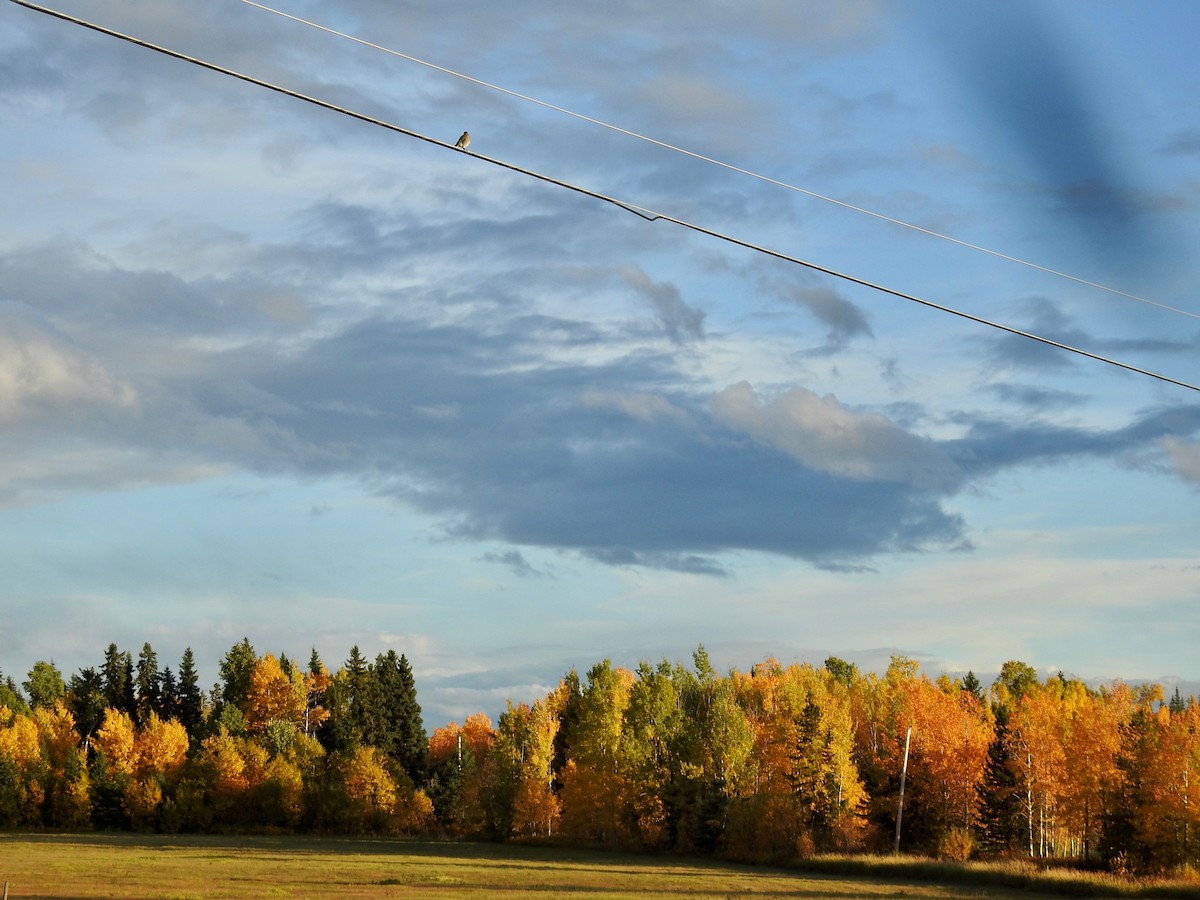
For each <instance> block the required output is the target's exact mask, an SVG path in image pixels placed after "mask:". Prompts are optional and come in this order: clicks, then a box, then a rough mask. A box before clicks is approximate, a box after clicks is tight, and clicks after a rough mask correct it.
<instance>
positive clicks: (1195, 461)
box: [1163, 436, 1200, 485]
mask: <svg viewBox="0 0 1200 900" xmlns="http://www.w3.org/2000/svg"><path fill="white" fill-rule="evenodd" d="M1163 446H1164V447H1165V448H1166V451H1167V456H1168V458H1169V459H1170V461H1171V466H1172V468H1173V469H1174V470H1175V473H1176V474H1177V475H1178V476H1179V477H1180V478H1182V479H1183V480H1184V481H1190V482H1192V483H1194V484H1196V485H1200V441H1189V440H1184V439H1182V438H1179V437H1173V436H1172V437H1165V438H1163Z"/></svg>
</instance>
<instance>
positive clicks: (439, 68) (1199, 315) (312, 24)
mask: <svg viewBox="0 0 1200 900" xmlns="http://www.w3.org/2000/svg"><path fill="white" fill-rule="evenodd" d="M240 2H242V3H245V4H246V5H247V6H253V7H254V8H255V9H260V10H262V11H263V12H268V13H272V14H273V15H276V16H280V17H281V18H284V19H289V20H291V21H293V22H296V23H298V24H301V25H308V26H309V27H310V28H315V29H317V30H318V31H323V32H325V33H326V34H331V35H334V36H335V37H340V38H345V39H346V40H348V41H353V42H354V43H356V44H361V45H362V46H364V47H370V48H371V49H372V50H379V51H381V52H383V53H387V54H390V55H391V56H395V57H398V58H400V59H403V60H407V61H408V62H413V63H417V64H418V65H422V66H425V67H426V68H429V69H433V70H435V71H437V72H442V73H444V74H446V75H452V76H454V77H455V78H461V79H463V80H464V81H469V82H471V83H472V84H477V85H479V86H480V87H485V88H488V89H489V90H493V91H499V92H500V93H502V94H507V95H508V96H510V97H515V98H516V99H518V100H524V101H526V102H528V103H533V104H536V105H537V106H541V107H544V108H546V109H550V110H553V111H554V112H559V113H562V114H563V115H567V116H572V117H574V118H576V119H581V120H583V121H584V122H589V123H591V124H592V125H599V126H600V127H601V128H607V129H609V130H610V131H615V132H617V133H618V134H623V135H626V136H627V137H631V138H636V139H637V140H639V141H645V142H646V143H649V144H654V145H656V146H658V147H662V148H663V149H665V150H673V151H674V152H676V153H682V154H684V155H685V156H690V157H692V158H693V159H698V160H701V161H702V162H706V163H711V164H712V165H714V166H720V167H721V168H723V169H728V170H729V171H731V172H737V173H739V174H741V175H748V176H750V177H751V178H757V179H758V180H759V181H765V182H766V183H768V184H772V185H775V186H776V187H781V188H786V189H787V190H789V191H795V192H796V193H798V194H804V195H806V196H808V197H812V198H814V199H816V200H823V201H825V202H826V203H832V204H834V205H835V206H840V207H843V208H844V209H848V210H851V211H853V212H857V213H862V214H863V215H867V216H872V217H874V218H876V219H880V220H882V221H884V222H888V223H890V224H892V225H898V226H900V227H901V228H908V229H911V230H912V231H917V232H920V233H921V234H924V235H928V236H929V237H933V238H937V239H939V240H943V241H949V242H950V243H951V244H957V245H958V246H960V247H965V248H967V249H968V250H978V251H979V252H980V253H986V254H988V255H989V256H994V257H996V258H997V259H1003V260H1005V261H1006V262H1012V263H1017V264H1018V265H1022V266H1026V267H1028V268H1030V269H1036V270H1037V271H1039V272H1044V273H1046V274H1047V275H1054V276H1056V277H1058V278H1065V279H1067V280H1068V281H1073V282H1075V283H1076V284H1082V285H1086V286H1087V287H1091V288H1096V289H1097V290H1101V291H1105V292H1107V293H1109V294H1115V295H1116V296H1118V297H1124V298H1126V299H1128V300H1136V301H1137V302H1138V303H1145V304H1147V305H1149V306H1155V307H1158V308H1159V309H1162V310H1166V311H1168V312H1173V313H1178V314H1179V315H1181V316H1189V317H1191V318H1193V319H1200V313H1196V312H1192V311H1190V310H1186V309H1179V308H1178V307H1175V306H1169V305H1167V304H1166V303H1160V302H1159V301H1157V300H1151V299H1149V298H1148V297H1141V296H1138V295H1137V294H1133V293H1129V292H1128V291H1123V290H1121V289H1119V288H1115V287H1110V286H1109V285H1106V284H1101V283H1100V282H1096V281H1089V280H1088V279H1086V278H1081V277H1079V276H1078V275H1071V274H1070V273H1068V272H1063V271H1060V270H1058V269H1053V268H1050V267H1049V266H1043V265H1039V264H1038V263H1035V262H1030V261H1029V260H1026V259H1021V258H1020V257H1017V256H1010V255H1009V254H1007V253H1002V252H1001V251H999V250H992V249H990V248H988V247H984V246H981V245H979V244H972V243H970V242H969V241H964V240H961V239H959V238H956V237H953V236H951V235H948V234H943V233H941V232H938V231H934V230H932V229H930V228H925V227H923V226H921V225H915V224H913V223H912V222H905V221H904V220H903V219H897V218H894V217H892V216H889V215H885V214H884V213H880V212H875V211H874V210H871V209H867V208H865V207H862V206H855V205H854V204H853V203H847V202H846V201H845V200H838V199H837V198H836V197H828V196H826V195H824V194H819V193H817V192H816V191H810V190H808V189H807V188H802V187H799V186H798V185H794V184H789V183H788V182H786V181H779V180H778V179H775V178H772V177H770V176H769V175H763V174H761V173H759V172H754V171H752V170H750V169H743V168H742V167H740V166H736V165H734V164H733V163H727V162H723V161H721V160H719V159H714V158H713V157H711V156H705V155H704V154H702V153H697V152H695V151H693V150H688V149H687V148H685V147H677V146H676V145H674V144H669V143H667V142H666V141H660V140H659V139H657V138H653V137H650V136H649V135H645V134H639V133H638V132H636V131H630V130H629V129H627V128H622V127H621V126H619V125H613V124H612V123H610V122H605V121H603V120H602V119H596V118H593V117H591V116H588V115H584V114H583V113H578V112H575V111H573V110H570V109H566V108H564V107H561V106H555V105H554V104H553V103H548V102H547V101H545V100H539V99H538V98H536V97H530V96H528V95H526V94H522V93H519V92H518V91H514V90H510V89H509V88H506V87H501V86H500V85H498V84H492V83H491V82H487V81H484V80H482V79H480V78H475V77H474V76H472V75H467V74H465V73H463V72H456V71H455V70H454V69H448V68H446V67H445V66H439V65H438V64H437V63H432V62H428V61H427V60H424V59H420V58H418V57H416V56H410V55H409V54H407V53H402V52H400V51H399V50H393V49H392V48H390V47H385V46H383V45H381V44H376V43H372V42H371V41H367V40H364V39H363V38H359V37H355V36H354V35H352V34H347V33H346V32H344V31H338V30H337V29H335V28H330V27H329V26H327V25H321V24H320V23H318V22H313V21H311V20H309V19H305V18H301V17H300V16H295V15H292V14H291V13H286V12H283V11H282V10H278V9H274V8H272V7H270V6H266V5H265V4H262V3H257V2H255V0H240Z"/></svg>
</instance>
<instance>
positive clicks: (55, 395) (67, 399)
mask: <svg viewBox="0 0 1200 900" xmlns="http://www.w3.org/2000/svg"><path fill="white" fill-rule="evenodd" d="M136 402H137V394H136V392H135V391H134V390H133V388H132V387H130V386H129V385H128V384H125V383H123V382H122V381H121V380H120V379H119V378H117V377H116V376H115V375H113V373H112V372H110V371H109V370H108V368H107V367H106V366H105V365H104V364H103V363H102V362H101V361H100V360H98V359H95V358H94V357H92V356H91V355H90V354H88V353H87V352H85V351H84V350H83V349H81V348H79V347H76V346H74V345H73V344H72V343H71V342H70V341H69V340H67V339H66V338H65V337H64V336H63V335H62V334H61V333H59V332H58V331H56V330H55V329H54V327H53V326H52V325H50V324H49V323H48V322H47V321H46V320H44V319H42V318H40V317H38V316H37V315H36V314H34V313H33V311H32V310H30V309H29V308H28V307H24V306H19V305H17V304H14V303H0V421H5V420H8V421H9V422H12V421H14V420H20V419H27V418H30V417H37V416H51V415H56V414H57V415H62V414H66V413H72V412H76V411H78V410H80V409H86V408H89V407H111V408H115V409H121V408H128V407H131V406H133V405H134V403H136Z"/></svg>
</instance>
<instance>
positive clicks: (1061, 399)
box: [985, 382, 1085, 410]
mask: <svg viewBox="0 0 1200 900" xmlns="http://www.w3.org/2000/svg"><path fill="white" fill-rule="evenodd" d="M985 390H987V391H988V392H989V393H992V394H995V395H996V396H997V397H999V398H1000V399H1001V400H1004V401H1005V402H1008V403H1015V404H1017V405H1019V406H1024V407H1028V408H1029V409H1035V410H1050V409H1068V408H1071V407H1074V406H1078V405H1079V404H1080V403H1082V402H1084V400H1085V398H1084V396H1083V395H1082V394H1077V393H1073V392H1071V391H1062V390H1051V389H1049V388H1042V387H1035V386H1033V385H1027V384H1013V383H1010V382H993V383H990V384H988V385H986V387H985Z"/></svg>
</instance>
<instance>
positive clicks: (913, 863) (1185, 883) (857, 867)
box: [802, 856, 1200, 900]
mask: <svg viewBox="0 0 1200 900" xmlns="http://www.w3.org/2000/svg"><path fill="white" fill-rule="evenodd" d="M802 868H803V869H804V870H805V871H809V872H821V873H825V874H836V875H847V876H852V877H860V878H913V879H919V880H930V881H936V882H939V883H944V884H960V885H981V886H982V885H992V886H995V887H997V888H1010V889H1020V890H1026V891H1037V892H1040V893H1042V894H1053V895H1056V896H1067V897H1126V898H1135V897H1136V898H1141V897H1174V898H1190V900H1200V882H1198V881H1197V880H1196V879H1195V878H1190V879H1186V880H1185V879H1179V878H1176V879H1169V878H1161V879H1155V878H1122V877H1118V876H1115V875H1109V874H1107V873H1103V872H1083V871H1079V870H1077V869H1070V868H1063V867H1058V868H1040V867H1038V866H1036V865H1034V864H1032V863H1027V862H1019V861H1008V862H968V863H957V862H939V861H937V860H931V859H922V858H919V857H908V856H818V857H814V858H812V859H809V860H806V861H805V862H804V863H803V865H802Z"/></svg>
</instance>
